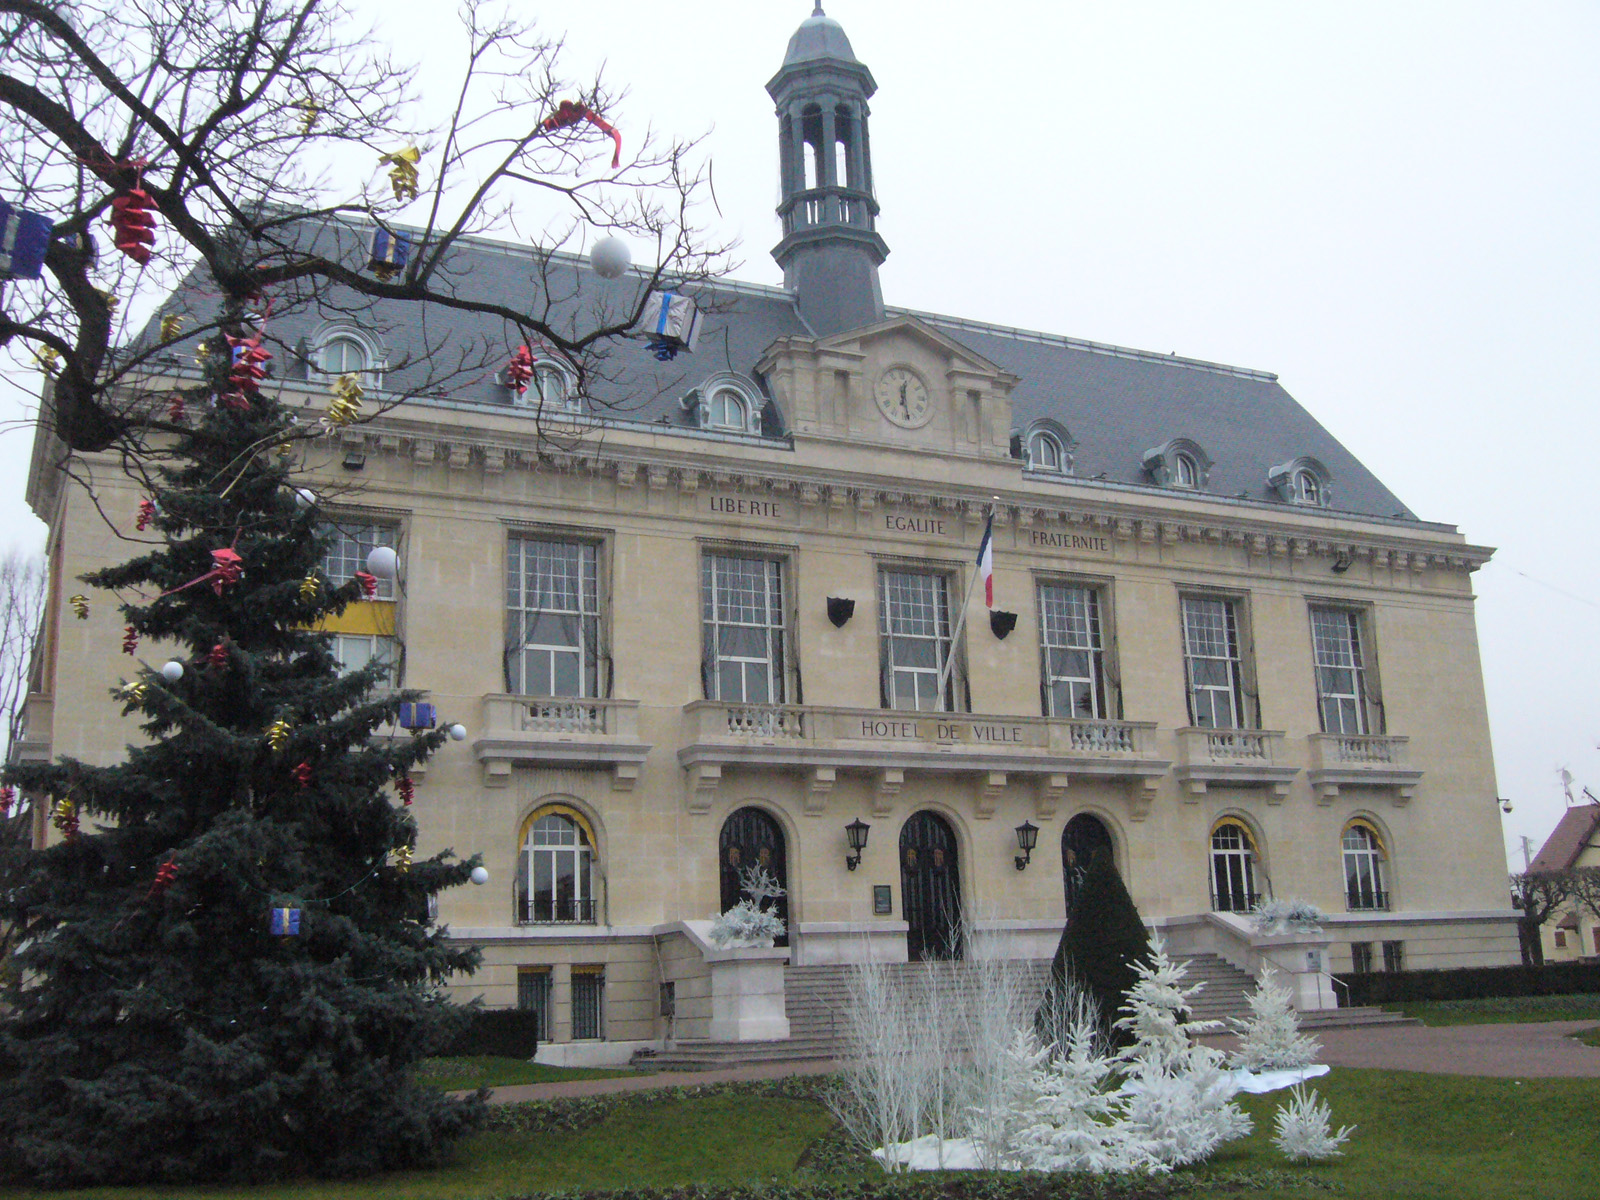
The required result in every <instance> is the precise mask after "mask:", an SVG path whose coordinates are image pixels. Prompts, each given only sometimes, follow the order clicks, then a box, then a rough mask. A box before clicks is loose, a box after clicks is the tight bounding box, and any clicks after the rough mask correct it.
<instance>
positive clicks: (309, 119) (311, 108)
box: [295, 100, 322, 137]
mask: <svg viewBox="0 0 1600 1200" xmlns="http://www.w3.org/2000/svg"><path fill="white" fill-rule="evenodd" d="M295 107H296V108H298V109H299V110H300V136H301V137H305V136H306V135H307V134H309V133H310V132H311V130H312V127H313V126H315V125H316V123H317V118H318V117H320V116H321V115H322V106H321V105H320V104H318V103H317V102H316V101H315V100H302V101H301V102H300V103H299V104H296V105H295Z"/></svg>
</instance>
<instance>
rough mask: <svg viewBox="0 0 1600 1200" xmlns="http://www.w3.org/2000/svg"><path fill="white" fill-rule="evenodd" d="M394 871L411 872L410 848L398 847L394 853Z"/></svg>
mask: <svg viewBox="0 0 1600 1200" xmlns="http://www.w3.org/2000/svg"><path fill="white" fill-rule="evenodd" d="M394 869H395V870H396V871H409V870H411V847H410V846H399V847H396V849H395V852H394Z"/></svg>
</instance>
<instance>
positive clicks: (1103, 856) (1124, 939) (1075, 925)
mask: <svg viewBox="0 0 1600 1200" xmlns="http://www.w3.org/2000/svg"><path fill="white" fill-rule="evenodd" d="M1149 952H1150V937H1149V935H1148V934H1147V933H1146V932H1145V928H1144V922H1143V921H1142V920H1141V919H1140V917H1139V910H1138V908H1136V907H1135V906H1134V903H1133V897H1132V896H1130V895H1128V889H1127V888H1126V887H1125V886H1123V883H1122V876H1121V875H1119V874H1117V868H1116V864H1115V863H1113V862H1112V861H1111V855H1110V854H1109V853H1108V852H1107V851H1105V850H1104V849H1101V850H1097V851H1095V855H1094V857H1093V858H1092V859H1091V860H1090V862H1089V869H1088V872H1087V873H1086V874H1085V876H1084V879H1083V884H1082V886H1081V887H1079V889H1078V894H1077V896H1076V897H1075V898H1074V900H1073V904H1072V911H1071V912H1069V913H1068V914H1067V927H1066V929H1065V930H1063V931H1062V934H1061V941H1060V943H1059V944H1058V945H1057V947H1056V955H1055V959H1054V961H1053V962H1052V963H1051V964H1050V983H1049V986H1048V988H1047V990H1046V992H1045V998H1044V1002H1043V1003H1042V1004H1041V1005H1040V1008H1039V1016H1038V1022H1037V1023H1038V1025H1039V1028H1040V1036H1041V1037H1042V1038H1043V1039H1044V1040H1045V1041H1048V1042H1059V1041H1061V1038H1062V1033H1061V1031H1062V1030H1063V1029H1064V1028H1065V1027H1066V1025H1067V1024H1069V1023H1070V1016H1071V1013H1072V1009H1073V1004H1072V1003H1071V1002H1070V1001H1069V1000H1068V997H1069V996H1070V995H1071V993H1072V991H1073V987H1072V986H1071V985H1073V984H1076V986H1077V988H1079V989H1082V991H1083V992H1085V993H1087V995H1088V996H1090V997H1091V998H1093V1000H1094V1001H1095V1003H1096V1004H1097V1005H1098V1007H1099V1010H1100V1020H1101V1022H1102V1024H1103V1025H1104V1026H1105V1027H1106V1028H1107V1031H1108V1034H1109V1035H1110V1036H1112V1037H1115V1036H1116V1032H1115V1031H1114V1030H1112V1029H1111V1028H1110V1026H1111V1023H1112V1022H1113V1021H1115V1020H1116V1014H1117V1010H1118V1009H1120V1008H1121V1007H1122V1003H1123V998H1124V997H1125V996H1126V995H1127V994H1128V992H1129V991H1130V990H1131V989H1132V988H1133V985H1134V984H1135V983H1136V982H1138V978H1139V976H1138V973H1137V972H1136V971H1135V970H1134V964H1135V963H1138V962H1140V961H1141V960H1142V959H1143V958H1144V957H1145V956H1146V955H1147V954H1148V953H1149Z"/></svg>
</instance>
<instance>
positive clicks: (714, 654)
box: [700, 553, 786, 704]
mask: <svg viewBox="0 0 1600 1200" xmlns="http://www.w3.org/2000/svg"><path fill="white" fill-rule="evenodd" d="M700 615H701V619H702V621H703V623H704V631H705V632H704V637H705V640H704V655H705V657H704V662H703V670H704V674H705V694H706V699H708V700H723V701H726V702H728V703H730V704H782V703H783V702H784V692H785V689H784V671H785V669H786V664H785V661H784V654H785V639H784V628H785V624H786V622H785V620H784V607H783V564H782V563H781V562H779V561H778V560H777V559H770V558H747V557H744V556H741V555H735V554H727V553H716V554H707V555H705V557H704V558H702V559H701V560H700Z"/></svg>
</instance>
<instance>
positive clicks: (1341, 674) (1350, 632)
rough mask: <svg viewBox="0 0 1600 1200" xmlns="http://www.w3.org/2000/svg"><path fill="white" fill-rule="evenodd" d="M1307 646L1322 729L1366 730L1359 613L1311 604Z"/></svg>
mask: <svg viewBox="0 0 1600 1200" xmlns="http://www.w3.org/2000/svg"><path fill="white" fill-rule="evenodd" d="M1311 647H1312V657H1313V662H1314V663H1315V666H1316V674H1317V709H1318V711H1319V713H1320V714H1321V717H1322V732H1323V733H1348V734H1364V733H1366V732H1367V731H1368V724H1367V681H1366V671H1365V669H1364V667H1363V665H1362V641H1361V614H1360V613H1359V612H1357V611H1356V610H1354V609H1348V608H1312V610H1311Z"/></svg>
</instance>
